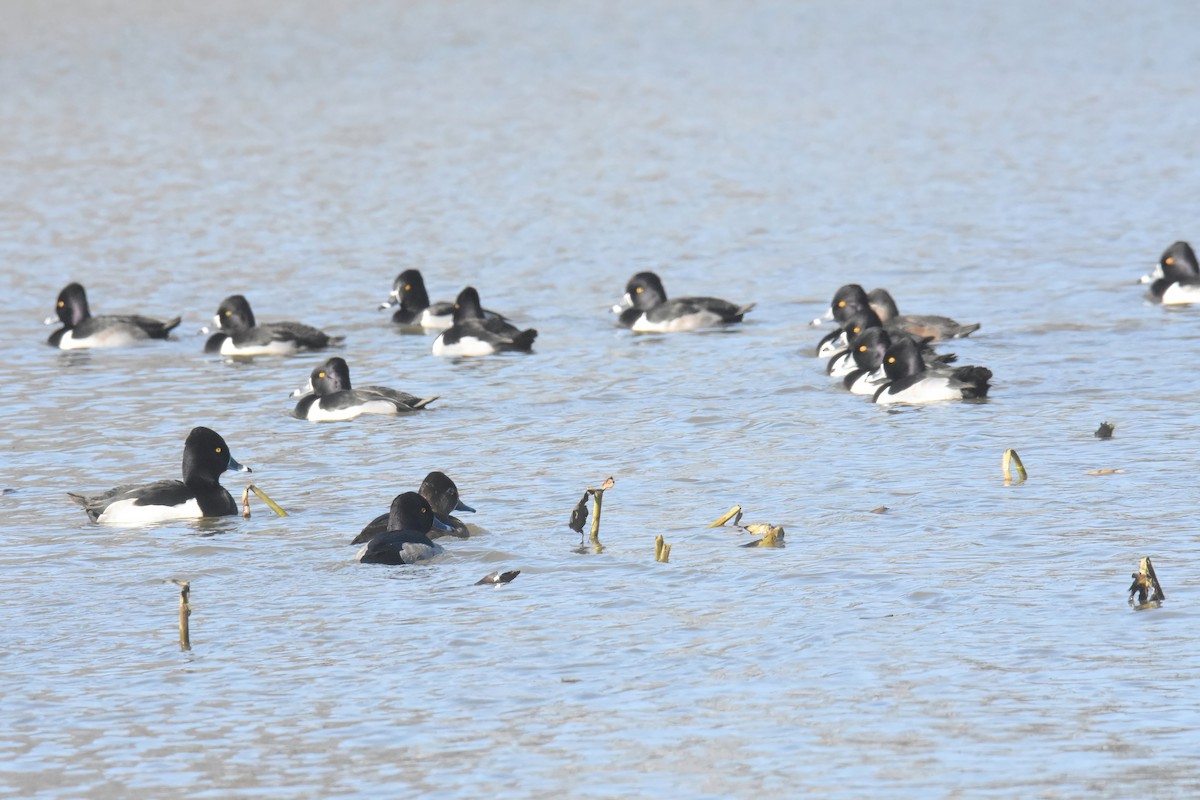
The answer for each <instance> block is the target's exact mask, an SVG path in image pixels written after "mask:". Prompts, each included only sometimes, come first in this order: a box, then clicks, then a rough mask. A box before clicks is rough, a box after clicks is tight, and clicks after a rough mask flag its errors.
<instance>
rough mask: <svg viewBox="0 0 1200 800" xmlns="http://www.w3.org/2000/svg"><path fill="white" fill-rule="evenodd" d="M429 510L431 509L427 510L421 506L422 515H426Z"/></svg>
mask: <svg viewBox="0 0 1200 800" xmlns="http://www.w3.org/2000/svg"><path fill="white" fill-rule="evenodd" d="M428 510H429V509H428V508H426V507H425V506H421V513H422V514H424V513H425V512H426V511H428Z"/></svg>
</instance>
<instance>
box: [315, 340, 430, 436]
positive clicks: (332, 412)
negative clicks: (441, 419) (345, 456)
mask: <svg viewBox="0 0 1200 800" xmlns="http://www.w3.org/2000/svg"><path fill="white" fill-rule="evenodd" d="M292 397H301V398H302V399H301V400H300V402H299V403H297V404H296V410H295V411H294V412H293V413H294V414H295V416H296V417H297V418H298V419H306V420H308V421H309V422H337V421H340V420H347V419H354V418H355V417H357V416H360V415H362V414H389V415H393V416H394V415H396V414H409V413H411V412H413V411H417V410H418V409H422V408H424V407H425V406H427V405H429V404H430V403H432V402H433V401H434V400H436V399H437V398H436V397H425V398H422V397H415V396H414V395H411V394H408V393H407V392H399V391H396V390H395V389H388V388H386V387H383V386H367V387H366V388H363V389H354V388H352V387H351V386H350V367H349V366H347V364H346V361H345V359H343V358H340V357H338V356H334V357H333V358H330V359H326V360H325V361H324V362H323V363H321V364H318V365H317V366H316V367H314V368H313V371H312V374H311V375H310V376H309V381H308V385H307V386H305V387H303V388H301V389H297V390H296V391H295V392H292Z"/></svg>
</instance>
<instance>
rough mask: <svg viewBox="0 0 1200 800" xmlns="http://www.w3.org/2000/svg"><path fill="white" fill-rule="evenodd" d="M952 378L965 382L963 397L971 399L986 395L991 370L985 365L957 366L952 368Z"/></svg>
mask: <svg viewBox="0 0 1200 800" xmlns="http://www.w3.org/2000/svg"><path fill="white" fill-rule="evenodd" d="M954 378H955V379H956V380H959V381H961V382H962V383H964V384H966V385H965V386H963V390H962V391H963V399H964V400H973V399H975V398H978V397H987V393H988V389H990V388H991V384H989V383H988V381H990V380H991V379H992V371H991V370H990V369H988V368H987V367H959V368H958V369H956V370H954Z"/></svg>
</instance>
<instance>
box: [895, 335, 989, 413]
mask: <svg viewBox="0 0 1200 800" xmlns="http://www.w3.org/2000/svg"><path fill="white" fill-rule="evenodd" d="M883 369H884V372H885V373H887V377H888V381H889V382H888V383H887V384H885V385H884V386H881V387H880V388H879V389H878V391H876V392H875V402H876V403H880V404H890V403H935V402H938V401H939V400H974V399H976V398H981V397H987V393H988V389H989V388H990V387H989V384H988V381H989V380H991V378H992V371H991V370H990V369H988V368H987V367H976V366H970V367H957V368H955V369H954V370H953V371H952V372H950V374H948V375H945V374H936V373H933V372H930V371H927V370H926V369H925V362H924V361H922V360H921V354H920V352H919V350H918V348H917V345H916V344H915V343H913V341H912V340H911V339H900V340H899V341H897V342H895V343H893V344H892V346H891V347H889V348H888V351H887V356H886V357H885V358H884V361H883Z"/></svg>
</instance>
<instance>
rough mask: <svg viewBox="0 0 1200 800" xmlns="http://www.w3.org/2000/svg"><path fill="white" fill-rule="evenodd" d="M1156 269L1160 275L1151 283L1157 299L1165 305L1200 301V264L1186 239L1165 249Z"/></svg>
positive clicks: (1151, 293)
mask: <svg viewBox="0 0 1200 800" xmlns="http://www.w3.org/2000/svg"><path fill="white" fill-rule="evenodd" d="M1155 270H1156V272H1157V273H1158V277H1157V278H1155V279H1154V281H1153V282H1152V283H1151V284H1150V297H1152V298H1153V299H1154V300H1155V301H1157V302H1159V303H1162V304H1163V305H1164V306H1170V305H1185V304H1187V303H1200V265H1198V264H1197V262H1196V254H1195V253H1194V252H1193V251H1192V247H1191V245H1189V244H1188V243H1187V242H1175V244H1173V245H1171V246H1170V247H1168V248H1167V249H1166V250H1165V251H1163V254H1162V256H1161V257H1160V258H1159V260H1158V266H1157V267H1156V268H1155ZM1153 274H1154V273H1151V275H1153Z"/></svg>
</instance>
